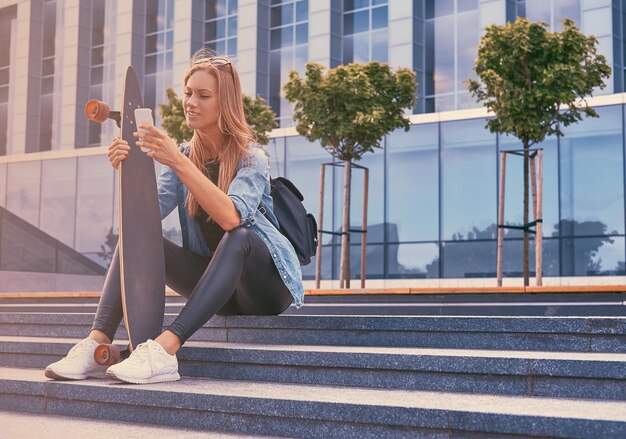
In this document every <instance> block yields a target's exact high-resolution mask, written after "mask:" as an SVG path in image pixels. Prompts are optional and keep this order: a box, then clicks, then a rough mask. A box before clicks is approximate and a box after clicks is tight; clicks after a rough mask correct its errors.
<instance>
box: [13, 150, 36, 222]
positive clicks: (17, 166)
mask: <svg viewBox="0 0 626 439" xmlns="http://www.w3.org/2000/svg"><path fill="white" fill-rule="evenodd" d="M8 166H9V168H8V175H7V209H8V210H9V211H11V212H12V213H13V214H15V215H17V216H18V217H20V218H21V219H23V220H24V221H28V222H29V223H31V224H32V225H34V226H35V227H38V226H39V190H40V187H41V184H40V182H41V162H39V161H31V162H21V163H9V165H8Z"/></svg>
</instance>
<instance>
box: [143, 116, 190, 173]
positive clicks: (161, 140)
mask: <svg viewBox="0 0 626 439" xmlns="http://www.w3.org/2000/svg"><path fill="white" fill-rule="evenodd" d="M139 128H141V131H140V132H136V133H133V135H134V136H135V137H136V138H137V139H139V140H137V146H139V147H143V148H148V149H149V151H148V152H147V153H146V155H147V156H148V157H151V158H153V159H155V160H156V161H157V162H159V163H161V164H163V165H167V166H169V167H170V168H172V169H174V168H175V166H176V165H177V164H178V163H180V161H181V160H182V159H183V158H185V155H184V154H183V153H182V152H180V150H179V149H178V145H176V142H175V141H174V139H172V138H171V137H169V136H168V135H167V134H165V133H164V132H163V131H161V130H159V129H157V128H156V127H154V126H152V125H147V124H140V125H139Z"/></svg>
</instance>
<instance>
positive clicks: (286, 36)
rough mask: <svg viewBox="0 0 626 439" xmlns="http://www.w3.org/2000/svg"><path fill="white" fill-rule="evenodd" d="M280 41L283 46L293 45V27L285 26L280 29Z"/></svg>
mask: <svg viewBox="0 0 626 439" xmlns="http://www.w3.org/2000/svg"><path fill="white" fill-rule="evenodd" d="M280 43H281V45H282V46H283V47H285V46H291V45H293V27H291V26H289V27H283V28H282V29H281V30H280Z"/></svg>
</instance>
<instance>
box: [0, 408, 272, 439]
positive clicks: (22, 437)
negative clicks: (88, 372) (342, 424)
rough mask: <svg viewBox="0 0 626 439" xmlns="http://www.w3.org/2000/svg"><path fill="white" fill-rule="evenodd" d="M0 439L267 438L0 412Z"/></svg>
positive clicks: (135, 423)
mask: <svg viewBox="0 0 626 439" xmlns="http://www.w3.org/2000/svg"><path fill="white" fill-rule="evenodd" d="M0 423H1V424H2V433H1V437H2V438H12V439H35V438H46V439H68V438H89V439H111V438H114V437H123V438H124V439H145V438H147V437H149V438H150V439H172V438H181V437H182V438H185V439H206V438H208V437H210V438H211V439H262V438H269V436H257V435H254V436H251V435H240V434H227V433H220V432H217V431H199V430H192V429H189V428H173V427H155V426H153V425H143V424H139V423H137V422H132V423H130V422H115V421H109V420H95V419H85V418H70V417H68V416H59V415H47V414H31V413H18V412H7V411H3V412H0Z"/></svg>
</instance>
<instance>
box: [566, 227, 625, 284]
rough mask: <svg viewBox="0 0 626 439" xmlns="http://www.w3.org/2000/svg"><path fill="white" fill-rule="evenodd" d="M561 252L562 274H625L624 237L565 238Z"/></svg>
mask: <svg viewBox="0 0 626 439" xmlns="http://www.w3.org/2000/svg"><path fill="white" fill-rule="evenodd" d="M561 252H562V253H561V255H562V259H563V273H562V274H561V275H562V276H615V275H622V276H623V275H624V265H625V264H624V238H623V237H615V236H611V237H609V236H600V237H595V238H576V239H572V238H569V239H563V240H562V244H561Z"/></svg>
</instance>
